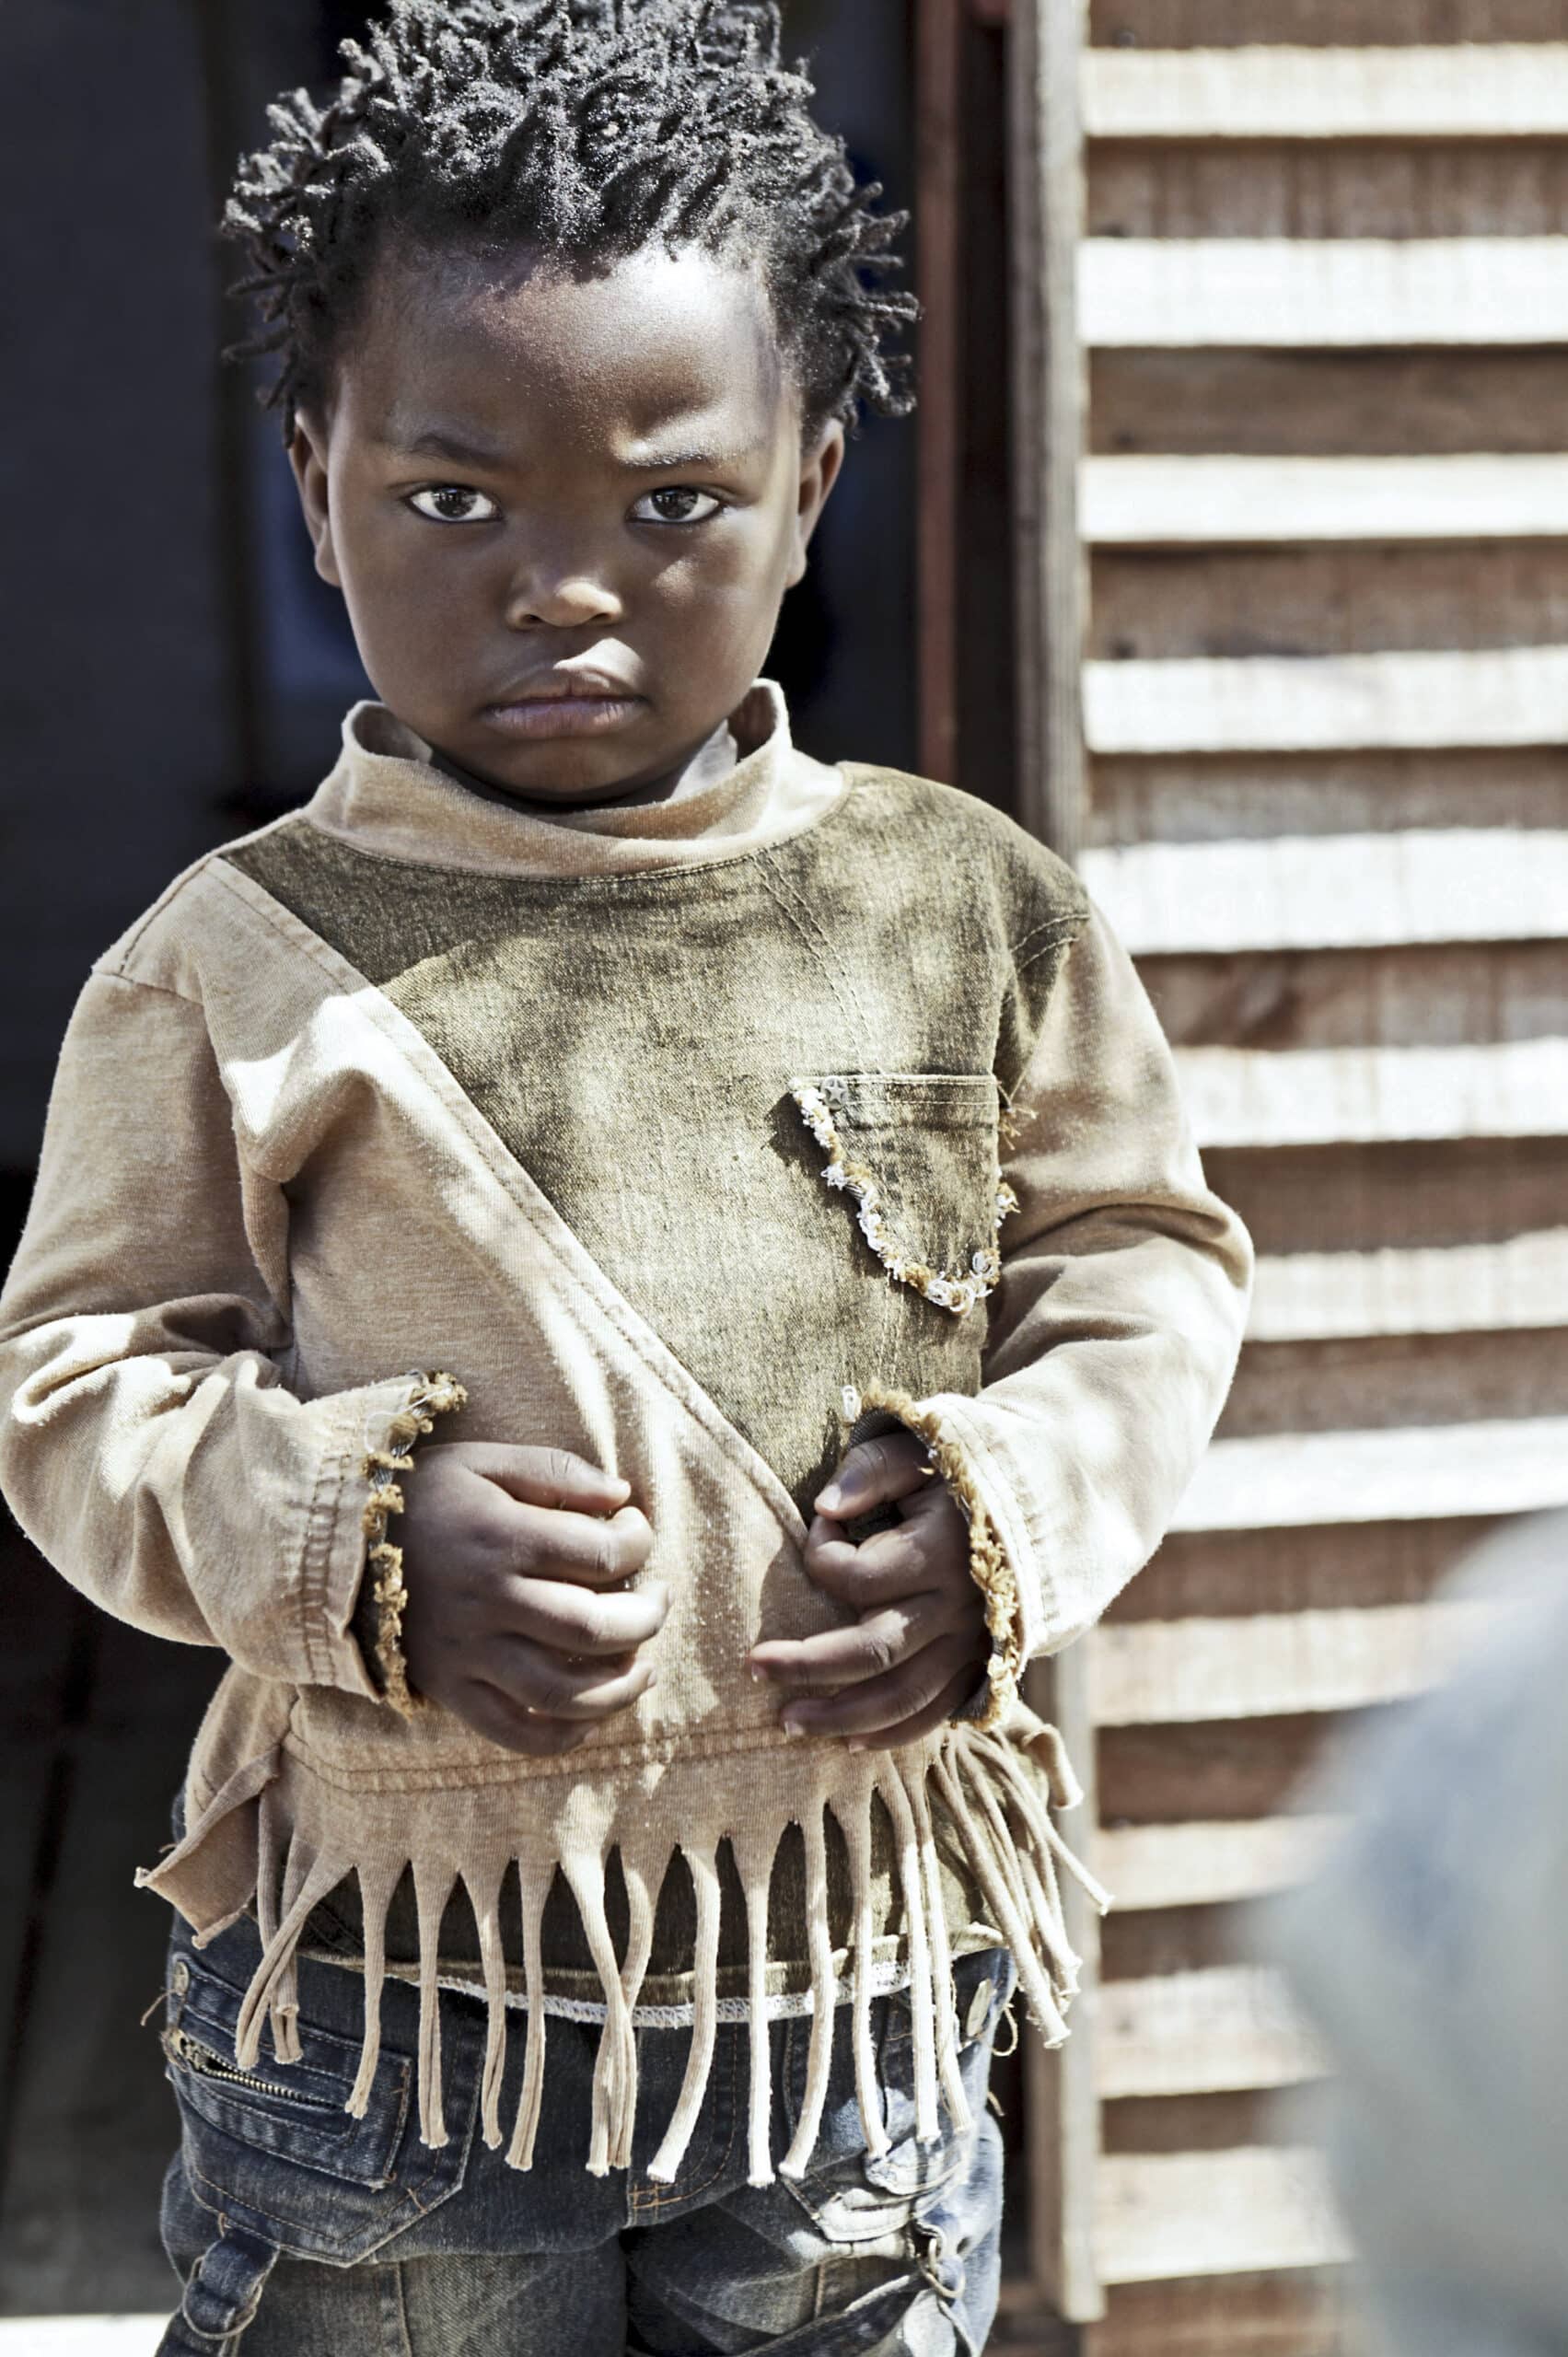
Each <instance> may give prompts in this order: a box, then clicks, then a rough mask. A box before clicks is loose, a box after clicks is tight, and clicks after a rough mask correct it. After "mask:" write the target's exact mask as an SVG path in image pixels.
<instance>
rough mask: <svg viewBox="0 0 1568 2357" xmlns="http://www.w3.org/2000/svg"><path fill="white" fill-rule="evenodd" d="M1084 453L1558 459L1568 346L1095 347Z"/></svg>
mask: <svg viewBox="0 0 1568 2357" xmlns="http://www.w3.org/2000/svg"><path fill="white" fill-rule="evenodd" d="M1089 370H1090V374H1089V382H1090V401H1089V447H1090V448H1091V449H1092V450H1095V451H1103V452H1107V453H1115V452H1151V453H1152V452H1158V453H1162V454H1167V455H1187V456H1192V457H1198V456H1202V455H1205V454H1206V455H1209V456H1214V457H1224V458H1235V457H1238V456H1249V455H1250V456H1254V457H1259V458H1270V457H1272V458H1312V457H1356V456H1360V457H1368V458H1379V457H1413V456H1441V455H1444V454H1453V455H1455V456H1469V455H1473V454H1475V453H1477V452H1485V453H1489V454H1496V455H1507V454H1510V453H1513V454H1517V455H1523V454H1527V453H1536V454H1539V455H1544V456H1547V457H1555V456H1557V455H1559V454H1560V453H1561V451H1562V445H1563V425H1562V420H1563V417H1564V415H1568V352H1563V351H1561V350H1558V351H1553V350H1551V349H1547V350H1543V351H1527V350H1524V349H1517V350H1513V351H1503V352H1487V351H1484V350H1483V351H1468V350H1465V349H1464V348H1462V347H1451V348H1450V349H1448V350H1446V351H1438V352H1427V351H1419V352H1400V351H1394V350H1388V349H1383V350H1375V351H1370V352H1334V351H1328V352H1311V351H1286V352H1268V351H1264V352H1255V351H1237V352H1229V351H1224V350H1218V351H1214V350H1211V351H1207V352H1191V351H1181V350H1179V349H1178V350H1170V351H1160V350H1157V349H1156V350H1151V349H1142V350H1127V351H1106V352H1100V353H1096V354H1091V356H1090V364H1089Z"/></svg>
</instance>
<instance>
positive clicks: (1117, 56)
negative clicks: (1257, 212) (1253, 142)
mask: <svg viewBox="0 0 1568 2357" xmlns="http://www.w3.org/2000/svg"><path fill="white" fill-rule="evenodd" d="M1083 114H1084V127H1085V130H1086V133H1087V134H1088V136H1089V137H1090V138H1091V139H1551V138H1561V137H1562V135H1563V134H1565V133H1568V44H1564V43H1562V42H1553V41H1538V42H1525V41H1516V42H1504V41H1498V42H1479V41H1456V42H1454V43H1453V44H1452V45H1451V46H1446V47H1443V48H1434V49H1423V48H1417V47H1415V46H1413V45H1412V46H1411V47H1410V48H1408V49H1376V48H1367V49H1305V48H1295V47H1292V46H1288V45H1286V44H1284V43H1281V44H1279V45H1278V46H1274V45H1270V46H1268V47H1260V48H1256V49H1178V50H1149V49H1144V50H1139V49H1092V50H1089V51H1088V52H1086V55H1085V58H1084V71H1083Z"/></svg>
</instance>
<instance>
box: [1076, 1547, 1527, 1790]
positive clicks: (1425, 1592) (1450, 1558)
mask: <svg viewBox="0 0 1568 2357" xmlns="http://www.w3.org/2000/svg"><path fill="white" fill-rule="evenodd" d="M1495 1527H1496V1525H1495V1524H1494V1523H1493V1521H1491V1520H1489V1519H1488V1518H1487V1517H1486V1516H1484V1515H1476V1516H1473V1517H1471V1518H1469V1519H1467V1518H1465V1517H1464V1516H1458V1515H1457V1516H1454V1517H1452V1518H1451V1519H1438V1520H1434V1521H1427V1522H1393V1523H1363V1524H1355V1523H1351V1524H1341V1525H1339V1526H1338V1527H1332V1528H1327V1529H1325V1528H1323V1527H1320V1526H1311V1525H1308V1526H1307V1527H1297V1528H1295V1529H1294V1530H1226V1531H1214V1530H1210V1531H1176V1532H1173V1533H1172V1534H1171V1535H1170V1536H1169V1537H1168V1538H1166V1539H1165V1541H1164V1542H1163V1544H1162V1545H1161V1547H1160V1549H1159V1550H1158V1552H1157V1553H1156V1556H1155V1559H1154V1561H1153V1562H1151V1563H1149V1564H1148V1565H1146V1567H1145V1568H1144V1570H1143V1571H1141V1572H1140V1573H1138V1576H1137V1578H1136V1579H1135V1580H1132V1581H1131V1582H1129V1584H1128V1585H1127V1586H1126V1587H1124V1588H1123V1589H1122V1591H1121V1595H1120V1596H1118V1597H1117V1599H1116V1601H1115V1603H1114V1604H1112V1605H1111V1607H1110V1608H1109V1612H1108V1613H1107V1615H1106V1619H1107V1620H1108V1621H1109V1622H1111V1623H1115V1622H1121V1621H1126V1620H1194V1619H1196V1620H1229V1619H1232V1618H1239V1617H1242V1616H1245V1615H1246V1614H1248V1613H1250V1612H1309V1611H1346V1610H1348V1609H1350V1608H1352V1607H1353V1606H1357V1607H1358V1606H1361V1605H1374V1604H1424V1603H1426V1602H1427V1601H1428V1600H1429V1599H1430V1598H1431V1597H1432V1596H1434V1594H1435V1593H1436V1591H1437V1589H1438V1588H1439V1587H1440V1586H1441V1585H1442V1584H1443V1582H1444V1581H1445V1580H1446V1578H1447V1577H1448V1575H1449V1574H1450V1573H1452V1572H1453V1571H1454V1570H1455V1569H1456V1568H1457V1566H1458V1562H1459V1561H1460V1559H1461V1558H1462V1557H1463V1556H1464V1555H1465V1554H1466V1553H1467V1552H1468V1551H1469V1550H1470V1549H1471V1548H1472V1547H1474V1546H1477V1545H1479V1544H1480V1543H1481V1540H1482V1539H1483V1538H1488V1537H1490V1536H1491V1535H1492V1533H1493V1530H1494V1529H1495ZM1264 1813H1265V1814H1266V1813H1267V1812H1264ZM1195 1814H1197V1815H1198V1816H1200V1817H1201V1816H1202V1814H1203V1812H1202V1810H1198V1811H1196V1812H1195Z"/></svg>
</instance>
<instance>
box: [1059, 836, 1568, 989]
mask: <svg viewBox="0 0 1568 2357" xmlns="http://www.w3.org/2000/svg"><path fill="white" fill-rule="evenodd" d="M1080 866H1081V870H1082V874H1083V877H1084V881H1085V883H1086V885H1087V886H1088V888H1089V890H1090V891H1091V892H1092V893H1094V895H1095V896H1096V898H1097V899H1098V900H1100V901H1102V902H1103V904H1104V907H1105V911H1106V913H1107V915H1108V916H1109V918H1110V921H1111V923H1112V924H1113V925H1114V926H1115V928H1116V930H1117V933H1118V934H1119V935H1120V936H1121V940H1122V941H1123V942H1124V943H1125V945H1126V946H1127V947H1128V948H1129V949H1130V950H1131V951H1132V954H1133V956H1134V957H1144V958H1148V957H1162V956H1168V955H1171V954H1176V955H1179V954H1181V953H1182V952H1185V951H1200V952H1202V951H1210V950H1221V951H1224V950H1239V949H1383V948H1388V947H1390V946H1400V945H1401V944H1406V943H1411V942H1444V941H1539V940H1550V939H1551V937H1552V936H1553V935H1556V934H1558V933H1560V932H1562V929H1563V927H1564V925H1568V831H1562V830H1548V829H1544V828H1542V829H1534V830H1531V829H1524V828H1509V827H1506V826H1500V827H1443V828H1430V829H1427V828H1411V829H1409V830H1405V831H1403V832H1400V833H1393V832H1389V833H1386V834H1373V835H1273V836H1261V837H1254V838H1249V839H1244V840H1237V841H1231V842H1175V843H1173V842H1151V843H1135V844H1132V845H1131V846H1129V847H1127V848H1124V849H1120V850H1114V851H1088V852H1086V853H1084V855H1083V858H1082V860H1081V862H1080Z"/></svg>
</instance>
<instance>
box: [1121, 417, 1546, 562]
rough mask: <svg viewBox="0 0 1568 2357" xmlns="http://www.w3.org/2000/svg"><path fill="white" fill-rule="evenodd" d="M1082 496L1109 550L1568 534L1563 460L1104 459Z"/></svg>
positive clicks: (1527, 537)
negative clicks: (1316, 541)
mask: <svg viewBox="0 0 1568 2357" xmlns="http://www.w3.org/2000/svg"><path fill="white" fill-rule="evenodd" d="M1564 431H1565V434H1568V421H1565V424H1564ZM1078 495H1079V502H1080V516H1081V518H1082V527H1083V532H1084V537H1085V539H1086V540H1088V541H1090V542H1091V543H1093V544H1096V545H1098V546H1102V547H1108V548H1114V547H1118V546H1128V547H1133V548H1161V547H1195V546H1196V547H1214V546H1219V545H1223V544H1225V543H1231V544H1237V545H1248V546H1258V545H1261V544H1264V543H1267V542H1272V541H1278V540H1292V541H1294V540H1561V539H1562V538H1564V537H1565V536H1568V458H1564V457H1556V456H1547V457H1536V456H1534V455H1530V456H1525V457H1520V456H1513V455H1510V456H1504V457H1498V458H1488V457H1472V456H1469V454H1465V455H1461V456H1457V457H1451V458H1419V459H1411V458H1384V459H1252V458H1241V459H1230V458H1192V459H1172V458H1144V457H1110V458H1093V459H1085V460H1084V462H1083V464H1082V466H1081V468H1080V469H1079V476H1078Z"/></svg>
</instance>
